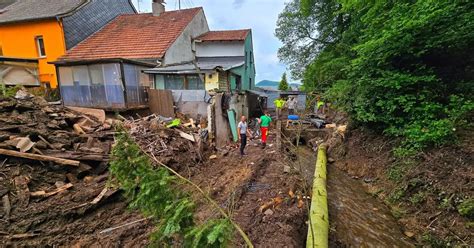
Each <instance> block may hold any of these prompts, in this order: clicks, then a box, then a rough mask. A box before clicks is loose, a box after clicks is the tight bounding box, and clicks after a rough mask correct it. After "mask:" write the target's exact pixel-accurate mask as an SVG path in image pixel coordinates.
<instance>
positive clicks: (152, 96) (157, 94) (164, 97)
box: [148, 89, 174, 117]
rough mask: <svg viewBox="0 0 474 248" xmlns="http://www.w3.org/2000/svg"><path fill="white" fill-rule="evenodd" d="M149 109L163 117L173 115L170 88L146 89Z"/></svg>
mask: <svg viewBox="0 0 474 248" xmlns="http://www.w3.org/2000/svg"><path fill="white" fill-rule="evenodd" d="M148 99H149V100H148V104H149V107H150V111H151V112H152V113H154V114H158V115H161V116H165V117H174V106H173V95H172V93H171V91H170V90H156V89H149V90H148Z"/></svg>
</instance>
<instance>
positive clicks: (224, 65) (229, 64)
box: [145, 56, 245, 74]
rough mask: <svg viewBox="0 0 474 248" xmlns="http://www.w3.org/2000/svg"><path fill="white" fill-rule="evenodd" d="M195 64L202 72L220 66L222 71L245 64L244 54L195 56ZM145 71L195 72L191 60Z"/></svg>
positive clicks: (166, 72)
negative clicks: (233, 55)
mask: <svg viewBox="0 0 474 248" xmlns="http://www.w3.org/2000/svg"><path fill="white" fill-rule="evenodd" d="M196 61H197V66H198V67H199V70H200V71H202V72H208V71H211V70H215V69H217V68H220V69H222V70H224V71H227V70H230V69H233V68H237V67H240V66H242V65H244V64H245V57H244V56H235V57H201V58H197V60H196ZM145 72H146V73H156V74H188V73H197V70H196V67H195V66H194V64H193V63H192V62H187V63H183V64H178V65H170V66H163V67H157V68H153V69H149V70H145Z"/></svg>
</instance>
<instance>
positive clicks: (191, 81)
mask: <svg viewBox="0 0 474 248" xmlns="http://www.w3.org/2000/svg"><path fill="white" fill-rule="evenodd" d="M187 79H188V87H187V90H203V89H204V83H203V82H202V80H201V78H200V77H199V76H195V75H189V76H187Z"/></svg>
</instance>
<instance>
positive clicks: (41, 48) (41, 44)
mask: <svg viewBox="0 0 474 248" xmlns="http://www.w3.org/2000/svg"><path fill="white" fill-rule="evenodd" d="M35 40H36V48H37V49H38V56H39V57H46V50H45V48H44V40H43V36H36V38H35Z"/></svg>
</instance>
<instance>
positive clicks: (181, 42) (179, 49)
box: [164, 10, 209, 65]
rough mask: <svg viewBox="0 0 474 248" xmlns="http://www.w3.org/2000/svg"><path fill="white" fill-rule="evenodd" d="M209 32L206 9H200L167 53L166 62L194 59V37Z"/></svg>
mask: <svg viewBox="0 0 474 248" xmlns="http://www.w3.org/2000/svg"><path fill="white" fill-rule="evenodd" d="M206 32H209V26H208V24H207V20H206V16H205V15H204V11H202V10H201V11H199V13H198V14H196V16H195V17H194V19H193V20H192V21H191V22H190V23H189V24H188V26H187V27H186V28H185V29H184V31H183V32H182V33H181V35H180V36H178V38H177V39H176V41H175V42H173V44H172V45H171V46H170V48H169V49H168V51H167V52H166V54H165V58H164V63H165V64H168V65H169V64H177V63H182V62H188V61H192V60H194V53H193V51H192V38H195V37H197V36H199V35H202V34H204V33H206Z"/></svg>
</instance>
